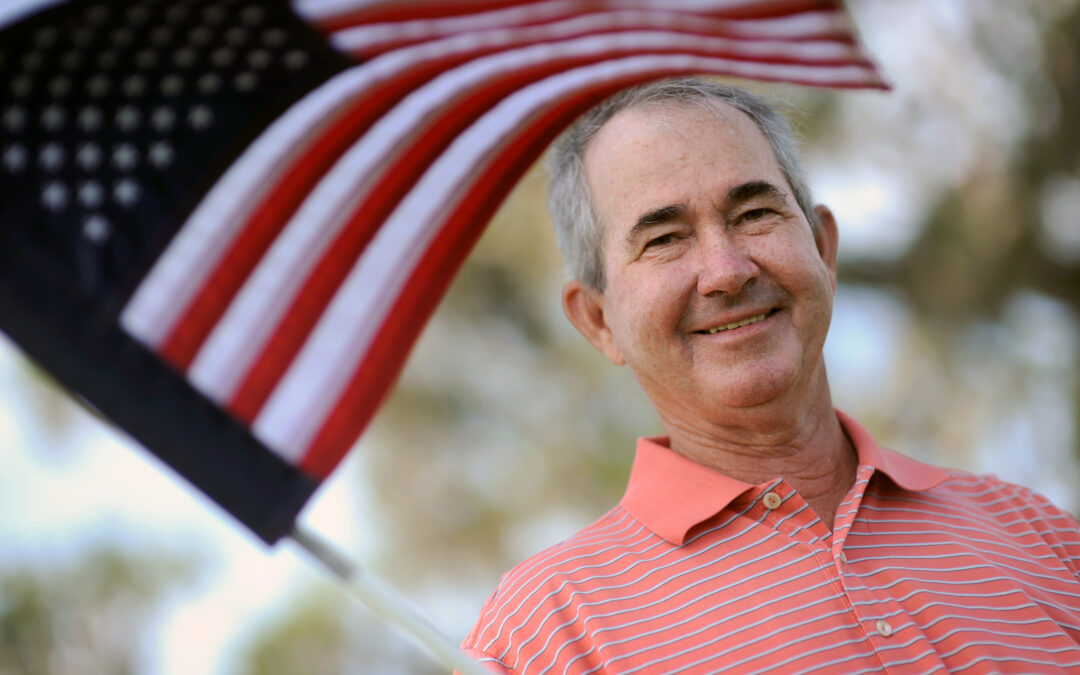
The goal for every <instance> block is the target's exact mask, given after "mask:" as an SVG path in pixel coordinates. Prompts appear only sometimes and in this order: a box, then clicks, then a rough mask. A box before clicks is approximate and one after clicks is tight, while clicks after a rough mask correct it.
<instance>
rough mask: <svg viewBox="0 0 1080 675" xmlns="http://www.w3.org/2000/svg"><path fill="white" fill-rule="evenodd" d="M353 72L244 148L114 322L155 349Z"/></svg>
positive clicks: (343, 92)
mask: <svg viewBox="0 0 1080 675" xmlns="http://www.w3.org/2000/svg"><path fill="white" fill-rule="evenodd" d="M355 77H356V75H355V74H354V73H353V72H352V71H346V72H344V73H341V74H339V75H337V76H336V77H334V78H332V79H331V80H330V81H328V82H326V83H325V84H323V85H322V86H321V87H319V88H318V89H316V90H314V91H312V92H310V93H309V94H307V95H306V96H305V97H304V98H302V99H301V100H300V101H297V102H296V103H295V104H293V105H292V106H291V107H290V108H289V109H288V110H287V111H286V112H285V114H283V115H282V116H281V117H279V118H278V119H277V120H275V121H274V122H273V123H272V124H271V125H270V126H269V127H268V128H267V129H266V130H265V131H264V132H263V133H262V134H261V135H260V136H259V137H258V138H257V139H255V141H254V142H253V143H252V144H251V145H249V146H248V147H247V149H246V150H245V151H244V152H243V154H242V155H241V156H240V158H239V159H237V160H236V161H235V162H234V163H233V164H232V166H230V167H229V169H228V170H227V171H226V172H225V174H224V175H223V176H222V177H221V179H220V180H219V181H218V182H217V184H215V185H214V187H213V188H211V190H210V191H209V192H208V193H207V194H206V196H205V197H203V200H202V202H201V203H200V204H199V205H198V207H196V209H195V211H194V212H193V213H192V214H191V216H190V217H189V218H188V220H187V222H186V223H184V225H183V226H182V227H181V229H180V231H179V232H178V233H177V234H176V236H175V237H173V240H172V241H171V242H170V243H169V245H168V247H167V248H166V249H165V251H164V253H163V254H162V255H161V257H160V258H158V260H157V261H156V262H155V263H154V266H153V268H151V270H150V273H149V274H148V275H147V276H146V278H145V279H143V281H142V283H141V284H140V285H139V288H138V290H137V291H136V292H135V294H134V295H133V296H132V298H131V299H130V300H129V301H128V304H127V306H126V307H125V308H124V311H123V313H122V314H121V316H120V323H121V325H122V326H123V327H124V329H125V330H127V332H128V333H130V334H131V335H133V336H135V337H136V338H138V339H139V340H141V341H142V342H144V343H146V344H147V345H150V346H152V347H157V346H160V345H161V344H162V343H163V342H164V341H165V339H166V338H167V337H168V335H169V334H170V333H171V332H172V330H173V327H174V326H175V325H176V322H177V320H178V319H179V318H180V316H182V315H183V313H184V312H185V311H186V310H187V309H188V306H189V305H190V302H191V300H192V299H193V298H194V296H195V294H196V292H197V291H199V290H200V289H201V288H202V287H203V284H204V283H205V282H206V279H207V278H208V277H209V276H210V273H211V272H212V271H213V269H214V267H215V266H216V265H217V263H218V261H219V260H220V259H221V256H222V255H224V253H225V251H227V250H228V248H229V246H230V245H231V244H232V242H233V241H234V240H235V238H236V236H237V235H238V234H240V231H241V230H240V228H241V226H242V225H243V224H244V222H245V221H246V220H247V216H248V214H249V213H250V211H251V209H252V208H253V206H254V204H255V203H256V201H257V199H258V197H259V196H260V195H261V194H263V193H264V192H265V190H266V189H267V186H269V185H272V184H273V174H274V173H276V172H277V171H278V169H279V167H280V166H282V165H283V164H285V163H286V162H287V157H288V156H289V155H290V154H291V153H293V152H295V149H296V148H297V147H299V146H301V145H303V141H304V138H305V136H306V135H307V134H309V133H310V131H311V129H312V128H313V127H314V126H316V125H317V124H318V123H319V121H320V120H323V119H325V118H326V117H327V116H328V115H329V114H331V112H332V111H333V110H334V109H335V108H337V107H338V106H340V105H341V103H342V102H343V101H345V100H347V99H348V96H349V94H350V91H351V89H350V87H349V83H350V81H351V80H353V79H355Z"/></svg>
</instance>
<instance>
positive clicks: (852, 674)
mask: <svg viewBox="0 0 1080 675" xmlns="http://www.w3.org/2000/svg"><path fill="white" fill-rule="evenodd" d="M916 642H918V638H915V639H913V640H908V642H907V643H906V644H899V645H889V646H888V647H883V648H881V649H878V650H875V651H876V652H877V654H878V655H880V654H881V652H883V651H886V650H890V649H905V648H906V647H910V646H911V645H913V644H915V643H916ZM927 656H934V657H936V656H937V654H936V653H935V652H934V650H933V649H930V648H927V649H926V650H924V651H923V653H922V654H917V655H915V656H912V657H911V658H907V659H904V660H903V661H888V662H886V661H885V659H881V662H882V664H883V665H885V666H886V667H891V668H895V667H897V666H906V665H908V664H911V663H916V662H917V661H922V660H923V659H925V658H926V657H927ZM865 657H866V655H865V654H854V655H851V656H844V657H842V658H839V659H833V660H832V661H825V662H824V663H815V664H813V665H812V666H810V667H809V668H807V669H805V670H798V671H795V673H793V674H792V675H796V674H797V675H810V674H811V673H814V674H816V673H820V672H824V671H825V669H827V668H829V667H830V666H838V665H840V664H841V663H847V662H848V661H853V660H855V659H862V658H865ZM937 661H938V664H939V665H937V666H934V667H933V668H931V669H930V670H926V671H923V672H922V673H909V674H908V675H930V674H931V673H934V672H938V671H940V672H944V673H948V672H949V671H948V669H946V668H945V664H943V663H941V659H937ZM843 672H844V674H845V675H866V674H867V673H875V674H878V673H881V665H874V666H871V667H870V668H864V669H862V670H854V671H852V670H847V669H846V668H845V669H844V670H843ZM904 672H905V673H907V671H904Z"/></svg>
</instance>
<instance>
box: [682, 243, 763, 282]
mask: <svg viewBox="0 0 1080 675" xmlns="http://www.w3.org/2000/svg"><path fill="white" fill-rule="evenodd" d="M699 246H700V248H699V250H698V277H697V291H698V293H700V294H701V295H706V296H707V295H712V294H715V293H726V294H728V295H735V294H737V293H738V292H739V291H740V290H742V288H743V286H745V285H746V284H747V282H749V281H750V280H751V279H754V278H756V277H757V276H758V275H759V274H760V273H761V269H760V268H759V267H758V266H757V263H755V262H754V261H753V260H752V259H751V257H750V255H749V254H748V252H747V251H746V250H745V249H744V247H743V246H741V245H740V243H739V242H737V241H735V240H733V238H732V237H731V236H730V234H729V233H726V232H725V233H723V234H719V235H714V236H709V237H705V238H704V240H703V241H701V242H700V243H699Z"/></svg>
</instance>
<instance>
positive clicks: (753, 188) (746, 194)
mask: <svg viewBox="0 0 1080 675" xmlns="http://www.w3.org/2000/svg"><path fill="white" fill-rule="evenodd" d="M758 197H772V198H776V199H787V193H786V192H784V191H783V190H781V189H780V188H779V187H777V186H775V185H773V184H772V183H769V182H768V181H763V180H752V181H750V182H748V183H743V184H741V185H736V186H735V187H733V188H731V189H730V190H728V193H727V199H726V200H725V201H726V203H727V205H728V207H729V208H730V207H731V206H735V205H738V204H741V203H743V202H748V201H750V200H751V199H756V198H758Z"/></svg>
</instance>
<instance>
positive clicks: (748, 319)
mask: <svg viewBox="0 0 1080 675" xmlns="http://www.w3.org/2000/svg"><path fill="white" fill-rule="evenodd" d="M770 314H772V312H764V313H762V314H757V315H755V316H748V317H746V318H745V319H743V320H741V321H735V322H732V323H729V324H725V325H723V326H717V327H716V328H709V329H706V330H702V331H698V332H699V333H705V334H708V335H712V334H714V333H720V332H723V331H725V330H732V329H735V328H742V327H743V326H749V325H750V324H752V323H757V322H758V321H761V320H762V319H764V318H765V317H767V316H769V315H770Z"/></svg>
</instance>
